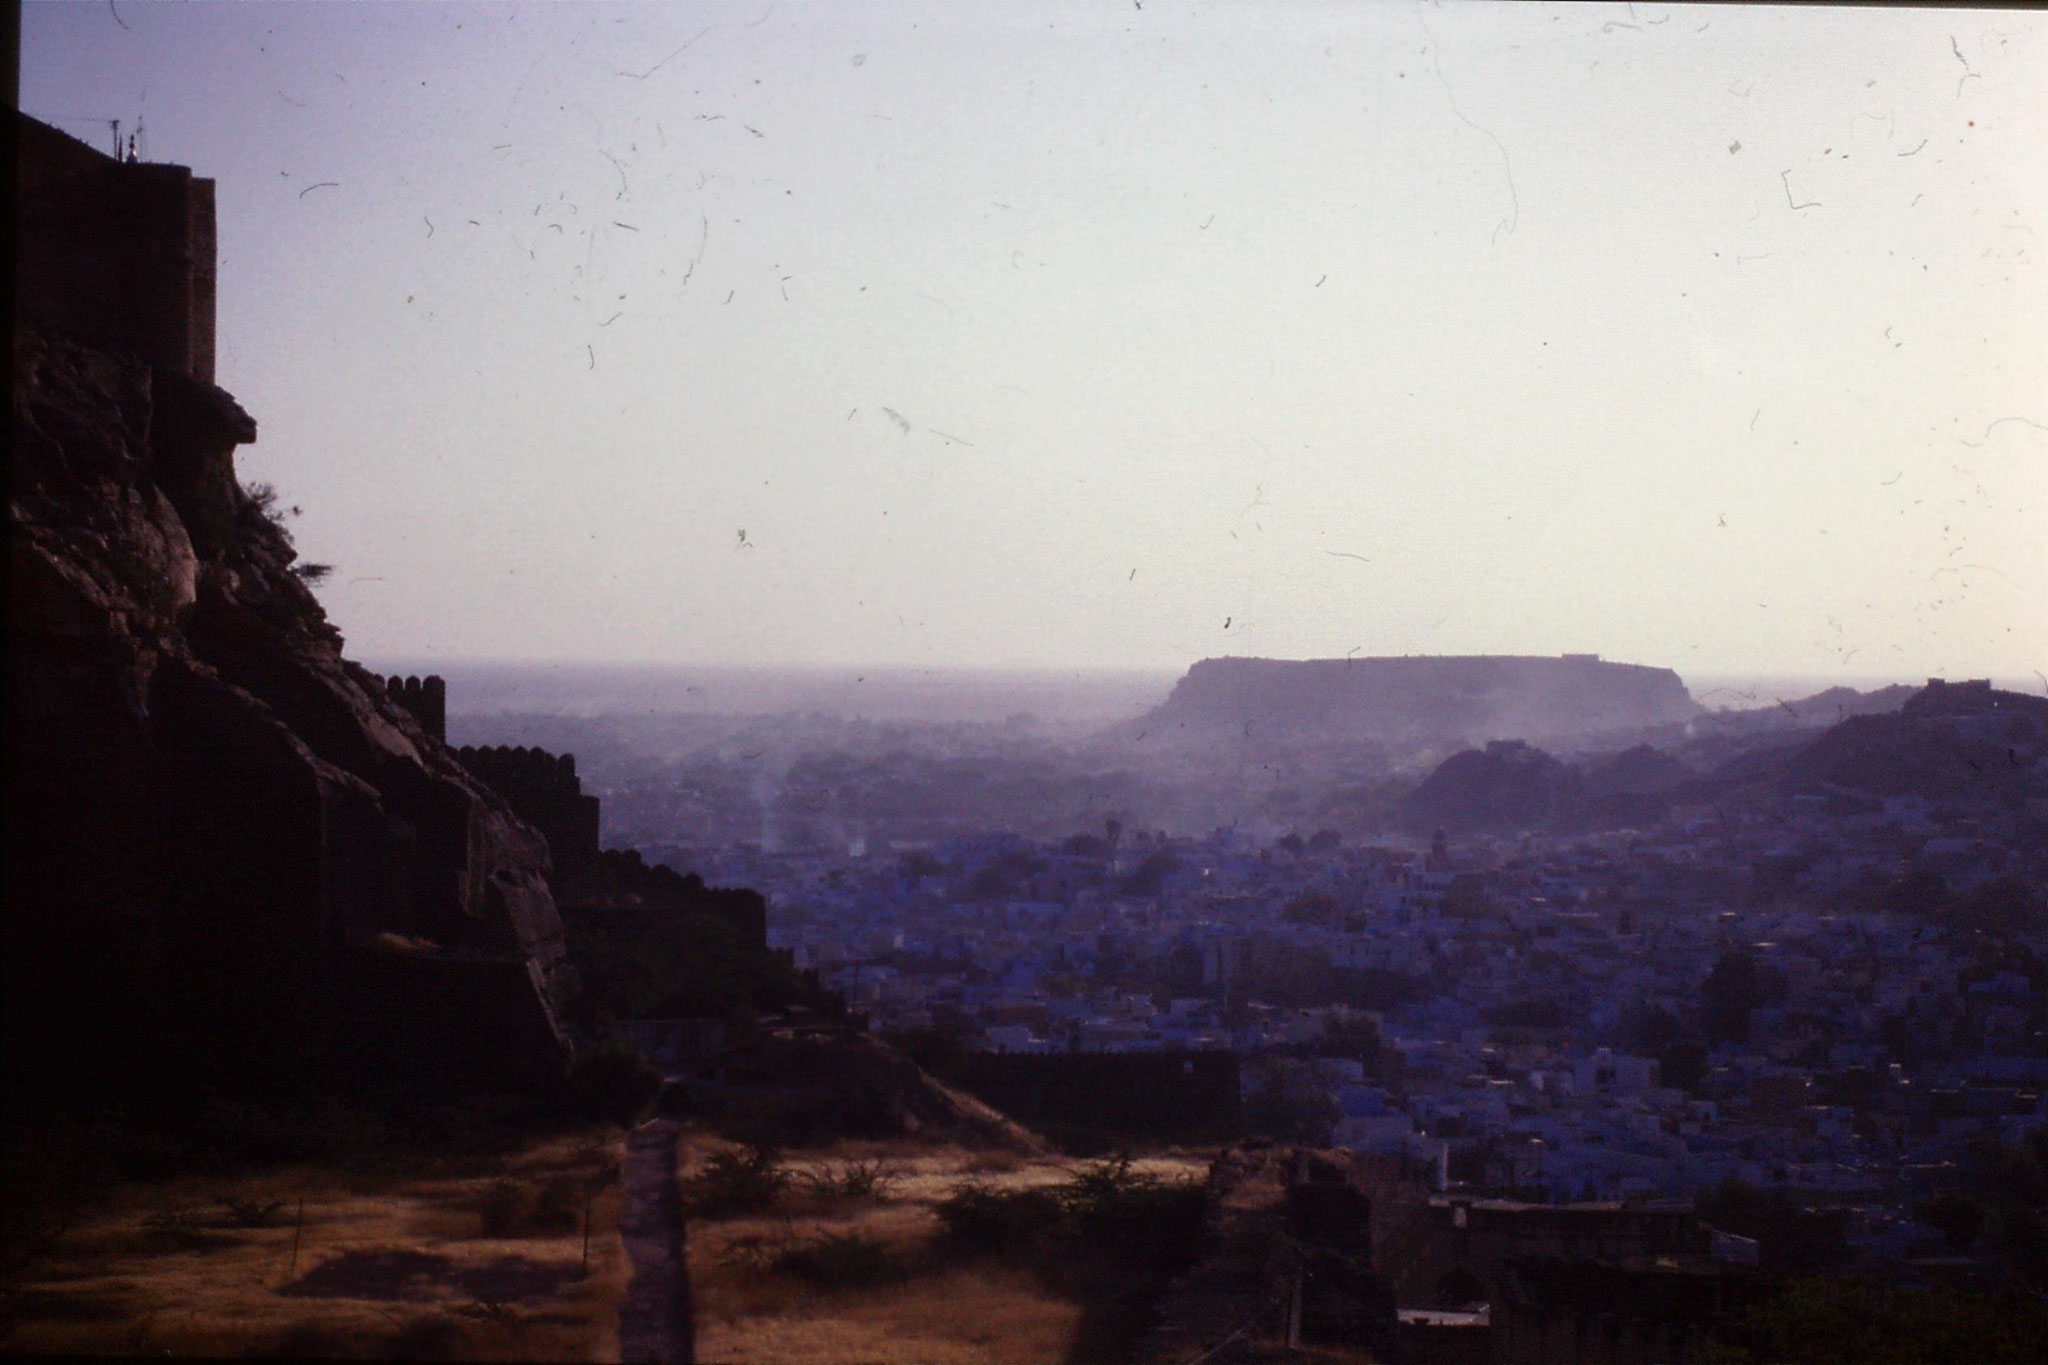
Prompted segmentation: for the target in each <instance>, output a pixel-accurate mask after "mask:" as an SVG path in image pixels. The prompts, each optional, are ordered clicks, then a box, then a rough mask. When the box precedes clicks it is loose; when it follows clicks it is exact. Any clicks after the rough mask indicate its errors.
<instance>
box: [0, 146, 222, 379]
mask: <svg viewBox="0 0 2048 1365" xmlns="http://www.w3.org/2000/svg"><path fill="white" fill-rule="evenodd" d="M14 126H15V136H16V138H17V139H18V141H17V144H16V149H17V156H18V163H17V164H18V168H19V169H18V171H17V174H18V177H19V180H18V188H17V193H18V194H19V195H20V201H19V203H18V204H17V206H16V213H17V215H18V219H17V221H18V226H19V235H18V236H17V238H16V243H15V259H14V297H15V308H16V316H17V318H18V320H19V321H20V322H23V323H26V324H28V325H29V326H31V327H35V328H38V329H40V330H42V331H45V332H49V333H54V334H58V335H63V336H67V337H70V338H72V339H73V340H76V341H81V342H84V343H86V344H88V345H91V346H95V347H98V348H99V349H102V350H106V351H114V352H127V353H131V354H134V355H137V356H140V357H141V358H142V359H144V360H146V361H148V362H149V363H150V364H152V365H155V366H157V367H159V368H161V369H165V370H169V371H171V372H173V373H176V374H179V375H183V376H184V377H186V378H188V379H193V380H197V381H199V382H200V383H202V384H212V383H213V370H214V294H215V271H216V259H215V226H214V195H213V181H211V180H207V179H203V178H201V177H199V176H195V175H193V174H192V172H191V170H190V169H189V168H187V167H184V166H162V165H154V164H147V163H138V162H121V161H116V160H115V159H114V158H113V157H110V156H108V155H106V154H105V153H103V152H99V151H96V150H94V149H93V148H91V147H88V146H87V145H86V144H85V143H83V142H80V141H78V140H77V139H76V138H73V137H70V136H68V135H66V134H64V133H62V132H59V131H58V130H57V129H55V128H52V127H49V126H48V125H47V124H43V123H38V122H37V121H36V120H34V119H32V118H29V117H27V116H26V115H23V114H20V113H17V114H16V115H15V120H14Z"/></svg>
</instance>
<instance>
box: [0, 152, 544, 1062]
mask: <svg viewBox="0 0 2048 1365" xmlns="http://www.w3.org/2000/svg"><path fill="white" fill-rule="evenodd" d="M23 122H27V121H26V120H24V121H23ZM37 127H38V128H40V125H37ZM48 132H49V130H46V129H44V130H41V132H40V133H38V134H37V137H36V138H33V139H31V138H28V137H24V139H23V148H24V158H25V159H27V158H28V152H29V151H30V150H33V148H34V147H38V146H43V145H44V144H49V145H50V146H54V147H57V148H58V150H59V151H60V152H61V154H62V156H63V157H64V158H69V159H70V161H72V162H79V163H80V164H82V165H85V166H86V169H87V170H88V171H90V173H91V175H90V177H88V178H91V179H92V182H93V184H95V185H99V184H100V182H101V180H103V179H106V178H107V177H108V176H110V175H117V174H118V172H120V171H124V170H127V169H131V168H127V167H120V166H117V165H116V164H115V163H112V162H111V160H110V159H109V158H104V157H99V158H98V159H99V161H100V162H104V163H106V164H105V165H104V166H96V165H91V164H89V163H87V162H84V161H81V156H82V157H85V158H90V157H97V156H98V154H97V153H93V152H91V150H90V149H88V148H83V147H80V146H78V145H77V144H71V145H70V146H68V147H65V146H62V145H61V144H57V143H51V142H50V139H49V138H48V137H45V136H43V134H46V133H48ZM67 164H68V163H67ZM34 169H35V168H32V167H28V166H25V167H24V169H23V172H22V174H23V183H24V184H25V183H27V182H28V180H29V179H30V178H31V171H32V170H34ZM59 169H60V170H61V169H63V167H60V168H59ZM132 169H136V170H138V171H152V172H160V171H161V170H163V169H166V168H149V167H137V168H132ZM37 173H38V174H41V175H42V176H43V180H44V181H48V182H49V183H50V184H53V185H56V186H57V188H56V189H51V190H50V191H49V192H50V193H61V192H62V184H63V183H65V182H64V181H63V177H61V176H57V177H54V178H53V177H52V175H51V174H50V173H49V168H48V167H47V166H45V167H42V168H41V170H40V171H38V172H37ZM81 174H83V173H82V172H81ZM73 178H74V179H76V178H77V177H73ZM160 179H163V177H162V176H161V175H160V174H159V175H154V177H153V179H152V183H153V182H154V180H160ZM39 183H41V182H39ZM110 183H111V182H110ZM46 188H47V186H46ZM209 188H210V187H209ZM208 203H209V204H210V195H209V196H208ZM45 207H47V205H46V206H45ZM46 216H47V215H46ZM35 225H36V220H35V219H34V218H32V216H31V215H29V214H28V213H26V211H24V212H23V213H22V215H21V217H20V218H19V219H18V227H19V228H20V230H21V231H22V233H23V235H24V237H25V238H26V237H27V236H29V235H31V230H32V229H33V228H34V227H35ZM43 254H45V255H47V254H48V253H47V252H45V253H43ZM36 258H37V257H36V253H35V252H32V251H28V250H26V249H25V250H24V252H23V259H24V260H25V261H27V260H33V259H36ZM138 259H141V258H138ZM145 265H147V261H146V260H142V264H140V265H136V266H135V268H136V269H138V270H139V269H142V268H143V266H145ZM169 268H174V269H175V270H182V271H183V272H184V273H185V275H187V276H190V275H191V274H192V270H193V268H192V265H191V263H190V262H189V261H182V262H181V261H180V260H173V261H172V262H171V267H169ZM206 268H207V272H208V273H209V275H210V270H211V260H210V257H209V259H208V260H207V262H206ZM129 283H130V285H132V286H133V287H132V288H128V289H127V290H126V292H125V293H123V295H122V298H123V299H124V300H125V303H124V304H123V306H124V307H129V308H131V309H135V308H138V307H139V305H137V304H136V303H135V300H136V299H137V298H138V297H144V296H146V295H147V290H145V289H143V287H142V283H136V282H135V281H130V282H129ZM143 283H146V281H144V282H143ZM138 291H139V292H138ZM19 292H20V295H21V297H22V298H23V299H24V300H27V301H29V302H35V301H36V300H42V302H41V303H40V304H38V306H37V307H36V308H35V309H28V308H25V309H24V319H23V321H24V325H22V326H19V327H17V329H16V333H15V337H14V341H15V355H14V373H13V380H14V388H13V413H12V421H13V440H14V451H15V457H14V481H13V487H12V490H11V494H12V496H11V499H10V504H9V521H10V528H9V529H10V535H9V560H10V564H9V572H10V577H9V585H8V615H9V618H10V621H9V624H10V629H9V631H8V639H7V649H6V653H7V681H8V689H9V695H8V705H7V755H6V757H7V811H8V815H7V832H6V849H5V859H6V862H5V871H6V885H7V889H8V896H7V904H6V909H5V912H4V924H5V972H6V1011H7V1029H8V1037H7V1054H8V1057H7V1060H8V1066H9V1073H10V1080H11V1081H13V1082H16V1083H19V1084H24V1085H28V1086H31V1087H32V1088H33V1087H47V1086H49V1085H53V1084H55V1085H60V1086H61V1085H62V1084H65V1083H67V1082H75V1083H76V1084H77V1085H80V1086H87V1085H89V1084H91V1083H92V1081H91V1078H92V1077H94V1076H99V1077H101V1078H103V1079H106V1078H108V1077H107V1073H112V1077H113V1078H117V1079H122V1080H125V1081H128V1082H140V1081H144V1080H158V1081H165V1082H166V1083H170V1082H171V1078H173V1077H174V1076H181V1075H189V1076H190V1077H191V1078H193V1079H195V1080H201V1081H215V1082H218V1083H219V1084H221V1085H223V1086H228V1085H241V1084H244V1083H248V1082H253V1081H257V1080H269V1081H289V1080H291V1079H292V1078H293V1077H295V1076H296V1077H298V1078H300V1079H304V1078H306V1076H307V1073H308V1072H309V1071H313V1070H317V1069H319V1068H324V1067H334V1066H339V1065H341V1064H342V1063H343V1062H348V1063H350V1064H352V1065H354V1066H356V1067H358V1068H359V1069H361V1070H363V1071H365V1072H372V1073H374V1072H384V1073H387V1074H388V1073H389V1072H390V1071H391V1070H392V1069H394V1068H397V1067H399V1066H401V1065H409V1066H420V1067H425V1068H427V1069H428V1070H429V1071H432V1072H435V1073H438V1074H442V1075H445V1076H449V1077H454V1076H462V1077H467V1078H472V1079H475V1080H478V1081H482V1082H487V1083H492V1084H502V1083H518V1082H520V1081H523V1080H527V1079H531V1078H535V1077H538V1076H540V1075H544V1074H546V1073H547V1072H549V1071H550V1070H551V1069H552V1068H553V1067H554V1066H555V1065H556V1064H557V1063H558V1061H559V1057H560V1052H561V1048H562V1038H561V1032H560V1029H559V1026H558V1024H557V1008H558V1007H559V1006H560V1005H561V1004H562V1003H564V1002H565V1000H566V999H567V998H568V997H569V996H570V995H571V994H573V992H574V989H575V983H574V977H573V973H572V972H571V971H570V970H569V969H568V966H567V962H566V959H565V956H564V945H563V937H562V926H561V921H560V918H559V916H558V915H557V913H556V910H555V905H554V902H553V900H552V898H551V896H550V893H549V889H548V884H547V873H548V859H547V847H546V844H545V842H544V841H543V840H542V839H541V838H540V836H538V835H537V834H536V833H535V832H534V831H533V830H532V829H531V828H529V827H528V826H526V825H525V824H523V823H522V822H520V821H519V820H518V819H517V818H516V817H515V816H514V815H513V814H512V812H511V811H510V809H509V808H508V807H507V806H506V805H505V804H504V802H503V801H501V800H500V799H499V798H498V797H497V796H495V795H494V794H493V793H492V792H491V791H490V790H489V789H488V788H486V787H485V786H484V785H483V784H482V783H480V782H479V781H477V780H476V779H475V778H474V777H473V776H471V775H470V774H469V772H468V771H467V770H466V769H465V768H464V767H463V766H462V765H461V764H460V763H459V762H457V761H456V759H455V758H454V756H453V755H452V754H450V753H449V751H448V750H447V749H446V747H445V746H443V745H442V744H441V743H440V742H439V741H438V740H436V739H434V738H433V737H431V736H430V735H428V734H427V733H426V732H425V731H424V730H423V729H422V728H421V726H420V725H419V723H418V722H417V721H416V720H415V719H414V717H413V716H412V715H411V714H410V713H409V712H408V711H406V710H405V709H404V707H402V706H400V705H399V704H397V703H396V702H394V701H393V700H392V699H391V697H390V696H389V695H388V692H387V689H386V687H385V684H384V683H383V681H382V680H380V679H378V678H376V677H374V676H373V675H371V674H370V673H368V672H367V671H365V670H363V669H361V668H359V667H357V666H356V665H354V664H352V663H349V662H348V661H347V660H345V659H344V658H343V657H342V652H341V646H342V641H341V637H340V635H339V633H338V632H337V631H336V630H335V629H334V627H333V626H332V625H331V624H329V622H328V620H327V618H326V615H325V613H324V612H323V611H322V610H321V608H320V604H319V603H318V601H316V600H315V598H314V596H313V594H312V592H311V591H310V590H309V589H308V587H307V585H306V584H305V583H304V582H303V581H302V580H301V579H300V577H299V576H298V575H296V574H295V573H294V572H293V564H294V559H295V554H294V551H293V548H292V545H291V541H290V537H289V536H288V535H287V534H286V533H285V531H284V529H283V527H282V524H281V520H280V518H279V517H278V516H277V515H276V514H275V512H274V511H273V510H272V509H271V508H270V507H269V506H268V505H267V503H266V500H265V499H264V498H262V497H258V496H252V495H251V493H250V492H249V491H247V490H245V489H244V488H243V487H242V486H241V484H240V483H239V481H238V479H237V477H236V473H235V467H234V451H235V448H236V446H237V445H240V444H243V443H247V442H249V441H252V440H254V439H255V435H256V427H255V423H254V422H253V421H252V420H251V419H250V417H249V416H248V414H246V413H245V412H243V411H242V409H241V408H240V407H239V406H238V405H237V404H236V403H235V401H234V399H232V398H231V397H229V396H228V395H227V394H226V393H224V392H223V391H222V390H220V389H218V388H216V387H214V386H213V385H212V384H211V383H210V382H208V381H207V379H206V378H204V377H202V375H201V373H195V371H196V370H199V368H200V367H198V366H196V365H194V364H183V365H182V367H181V363H180V360H179V357H178V356H177V355H168V356H166V355H157V354H154V353H153V352H152V351H150V350H149V348H147V347H145V346H143V345H142V344H141V343H139V342H138V343H137V344H136V345H135V346H133V347H129V348H125V349H124V348H122V345H121V343H122V336H121V334H120V333H119V330H118V329H115V331H114V332H112V333H110V332H108V330H107V328H105V327H98V328H93V327H86V326H72V325H70V324H72V323H74V322H76V321H77V320H78V317H80V316H83V317H85V318H86V319H87V320H88V321H91V320H92V319H94V318H97V317H99V314H98V313H97V312H96V311H95V309H94V308H93V307H92V306H90V300H88V301H87V302H86V303H85V304H79V305H77V306H76V307H75V308H73V309H72V313H73V314H75V315H76V316H72V315H67V311H66V309H67V306H69V305H67V302H66V300H67V299H70V298H71V297H72V296H69V295H66V294H64V293H63V292H62V291H53V290H51V289H50V288H49V287H48V281H43V282H41V287H39V288H38V289H37V290H26V289H24V290H21V291H19ZM73 302H75V300H73ZM206 302H207V303H209V304H210V296H209V297H208V298H207V300H206ZM145 311H146V310H145ZM137 315H138V316H141V315H142V314H139V313H138V314H137ZM144 320H145V321H146V320H147V319H146V317H145V318H144ZM205 321H206V323H207V328H206V331H207V335H208V337H209V339H210V334H211V318H210V314H209V316H208V317H207V318H206V319H205ZM82 335H84V336H90V337H91V338H92V344H87V343H86V342H84V341H82V340H80V339H79V337H80V336H82ZM209 349H210V348H209ZM207 358H208V359H209V360H210V355H209V356H208V357H207ZM206 368H208V369H210V365H209V366H207V367H206ZM118 1093H130V1094H133V1093H137V1092H135V1091H122V1092H118Z"/></svg>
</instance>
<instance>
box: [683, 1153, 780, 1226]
mask: <svg viewBox="0 0 2048 1365" xmlns="http://www.w3.org/2000/svg"><path fill="white" fill-rule="evenodd" d="M788 1184H789V1172H788V1171H786V1170H784V1169H783V1167H782V1159H781V1157H780V1156H778V1155H777V1154H776V1152H775V1151H774V1149H773V1148H769V1147H742V1148H740V1149H739V1150H737V1151H727V1152H720V1153H718V1154H717V1155H716V1156H714V1157H712V1158H711V1160H710V1161H709V1162H707V1163H706V1164H705V1167H704V1169H703V1171H701V1172H700V1173H699V1174H698V1175H697V1177H696V1179H694V1180H692V1181H691V1182H690V1190H689V1203H690V1209H691V1212H693V1213H695V1214H697V1215H698V1216H699V1217H703V1218H729V1217H731V1216H733V1215H734V1214H740V1213H754V1212H757V1211H758V1210H761V1209H765V1208H767V1207H768V1206H769V1205H771V1204H773V1203H774V1202H775V1200H776V1197H777V1196H778V1195H780V1194H781V1193H782V1191H783V1189H784V1187H786V1186H787V1185H788Z"/></svg>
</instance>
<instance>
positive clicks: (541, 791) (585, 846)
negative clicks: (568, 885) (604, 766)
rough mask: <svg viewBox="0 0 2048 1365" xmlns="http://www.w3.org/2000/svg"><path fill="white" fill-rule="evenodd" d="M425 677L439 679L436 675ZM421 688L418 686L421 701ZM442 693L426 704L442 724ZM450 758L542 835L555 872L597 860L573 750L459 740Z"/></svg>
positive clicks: (592, 819)
mask: <svg viewBox="0 0 2048 1365" xmlns="http://www.w3.org/2000/svg"><path fill="white" fill-rule="evenodd" d="M426 681H428V682H432V683H435V684H439V683H440V681H441V680H440V679H439V678H431V679H427V680H426ZM424 693H425V688H424V685H423V687H422V694H423V704H426V703H425V702H424ZM408 695H409V694H408ZM444 696H445V694H441V693H437V694H436V696H435V699H434V701H433V703H431V704H432V706H433V708H434V713H435V715H436V716H437V717H442V720H441V723H442V724H443V725H445V724H446V721H445V718H444V717H445V707H446V702H445V700H444V699H443V698H444ZM456 757H457V758H460V759H461V760H462V766H464V767H465V768H468V769H469V770H470V772H471V773H473V774H475V775H476V776H477V777H478V778H480V779H481V780H482V781H483V782H484V783H485V785H487V786H489V787H490V788H491V789H492V790H494V791H496V792H497V793H498V795H500V796H502V797H504V798H505V803H506V804H507V805H509V806H511V807H512V809H513V811H514V813H516V814H517V815H518V816H519V818H520V819H522V820H524V821H526V823H528V824H529V825H532V826H533V827H534V828H535V829H537V830H539V831H540V832H541V834H542V835H543V836H545V837H546V839H547V841H548V852H549V854H550V855H551V857H552V858H553V860H554V870H555V872H556V874H557V875H559V874H561V873H565V872H575V871H578V870H580V869H582V868H586V867H588V866H590V865H591V864H593V863H595V862H596V861H597V857H598V813H599V812H598V800H597V798H596V797H594V796H585V795H584V794H583V783H582V781H581V779H579V778H578V777H577V776H576V755H574V754H551V753H549V752H548V751H547V750H545V749H529V748H526V747H524V746H521V747H518V748H512V747H508V746H505V745H492V746H475V745H465V746H463V747H462V748H460V749H458V750H456Z"/></svg>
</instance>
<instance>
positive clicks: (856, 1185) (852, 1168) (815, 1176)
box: [800, 1161, 896, 1203]
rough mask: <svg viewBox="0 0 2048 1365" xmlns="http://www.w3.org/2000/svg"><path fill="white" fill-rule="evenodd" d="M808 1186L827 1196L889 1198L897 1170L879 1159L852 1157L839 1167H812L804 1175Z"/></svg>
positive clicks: (812, 1191) (839, 1197) (835, 1197)
mask: <svg viewBox="0 0 2048 1365" xmlns="http://www.w3.org/2000/svg"><path fill="white" fill-rule="evenodd" d="M800 1179H801V1182H802V1184H803V1187H804V1189H805V1190H806V1191H807V1192H808V1193H810V1194H811V1195H813V1196H815V1197H817V1198H819V1199H823V1200H834V1201H837V1200H843V1201H846V1202H849V1203H851V1202H854V1201H858V1200H877V1199H885V1198H887V1197H888V1195H889V1191H890V1190H891V1189H893V1188H894V1187H895V1184H896V1176H895V1173H894V1172H892V1171H891V1170H889V1168H888V1167H887V1166H884V1165H883V1164H882V1163H881V1162H879V1161H849V1162H847V1163H846V1164H845V1165H844V1166H841V1167H840V1168H839V1169H838V1170H836V1171H810V1172H806V1173H805V1174H804V1175H803V1176H802V1177H800Z"/></svg>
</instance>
